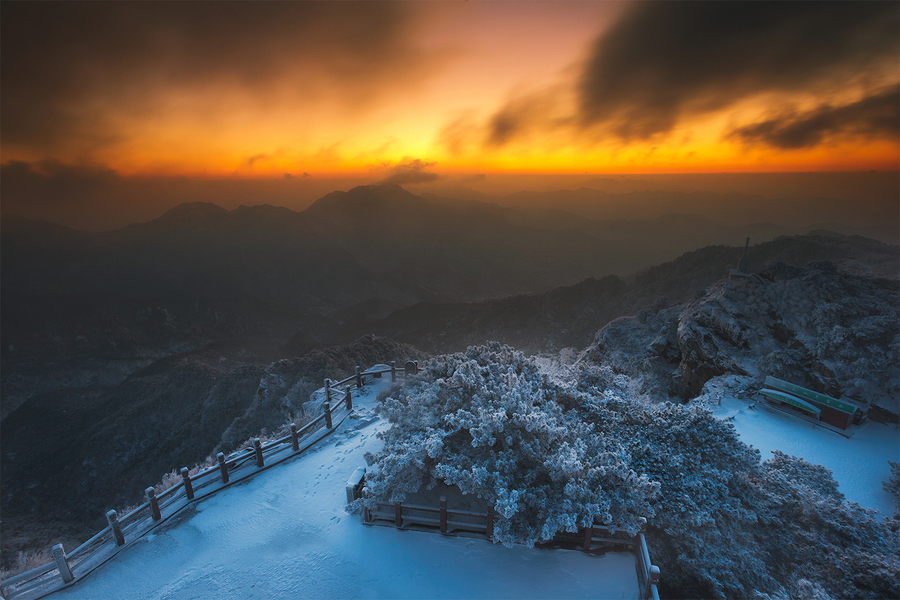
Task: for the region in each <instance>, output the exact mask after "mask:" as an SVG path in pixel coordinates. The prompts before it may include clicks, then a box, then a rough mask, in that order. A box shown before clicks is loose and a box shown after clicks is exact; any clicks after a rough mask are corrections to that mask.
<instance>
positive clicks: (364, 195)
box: [304, 183, 422, 216]
mask: <svg viewBox="0 0 900 600" xmlns="http://www.w3.org/2000/svg"><path fill="white" fill-rule="evenodd" d="M421 203H422V198H421V197H420V196H416V195H415V194H412V193H410V192H408V191H406V190H405V189H403V188H402V187H400V186H399V185H397V184H396V183H386V184H375V185H361V186H357V187H355V188H353V189H351V190H350V191H348V192H331V193H330V194H327V195H325V196H322V197H321V198H319V199H318V200H316V201H315V202H314V203H313V204H312V205H311V206H310V207H309V208H307V209H306V211H304V212H305V213H306V214H308V215H316V216H322V215H329V216H338V215H345V216H346V215H350V214H354V215H370V214H372V213H374V212H377V211H382V210H401V209H403V208H404V207H408V206H411V205H414V204H416V205H418V204H421Z"/></svg>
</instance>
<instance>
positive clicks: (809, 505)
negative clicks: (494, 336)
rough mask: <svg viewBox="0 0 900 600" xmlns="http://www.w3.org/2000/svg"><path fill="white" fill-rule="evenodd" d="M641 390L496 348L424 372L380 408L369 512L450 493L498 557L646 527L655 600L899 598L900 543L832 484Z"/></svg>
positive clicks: (799, 463) (707, 415) (590, 367)
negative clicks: (478, 518)
mask: <svg viewBox="0 0 900 600" xmlns="http://www.w3.org/2000/svg"><path fill="white" fill-rule="evenodd" d="M642 389H644V388H642V386H641V385H640V382H638V381H635V380H633V379H631V378H629V377H626V376H624V375H622V374H621V373H616V372H614V371H613V370H612V369H611V368H609V366H607V365H603V364H598V363H597V362H594V361H580V362H578V363H576V364H575V365H574V366H572V367H571V369H570V370H569V371H568V372H566V370H565V369H561V368H555V369H553V370H552V371H551V372H550V374H548V372H546V371H544V370H542V368H541V367H540V365H539V364H538V363H537V362H535V361H533V360H531V359H526V358H525V357H524V356H523V355H522V354H520V353H518V352H516V351H514V350H513V349H511V348H508V347H505V346H500V345H499V344H490V345H488V346H485V347H478V348H470V349H469V350H468V351H467V352H466V353H464V354H454V355H450V356H445V357H439V358H437V359H434V360H431V361H429V362H428V363H426V365H425V369H424V372H423V373H422V375H421V376H420V377H419V378H416V379H415V380H413V381H412V382H410V383H408V384H406V385H405V386H404V387H402V388H398V389H395V390H394V391H393V392H392V393H391V394H390V395H389V396H388V397H387V398H385V399H384V400H383V404H382V406H381V408H380V410H381V412H382V414H383V415H384V416H386V417H387V418H388V419H389V420H390V422H391V423H392V427H391V429H390V430H389V431H388V432H387V434H386V436H385V447H384V449H383V450H381V451H380V452H379V453H377V454H376V455H374V456H370V457H369V459H370V465H371V466H370V468H369V471H368V473H367V486H368V488H369V491H370V493H371V494H372V498H370V499H369V502H374V501H375V500H376V499H387V500H389V501H395V500H397V501H402V500H403V499H404V497H405V494H407V493H412V492H414V491H416V490H418V489H419V488H420V487H421V486H422V485H425V486H430V485H434V484H435V483H436V482H437V481H444V482H446V483H448V484H450V485H457V486H459V488H460V489H461V490H462V491H463V492H465V493H473V494H476V495H478V496H479V497H481V498H484V499H485V500H487V501H488V502H490V503H493V504H494V505H495V506H496V508H497V511H498V513H500V515H501V516H502V517H503V520H502V521H501V523H500V524H499V526H498V527H497V528H496V530H495V540H496V541H501V542H504V543H506V544H510V543H514V542H519V543H526V544H533V543H535V542H537V541H539V540H543V539H547V538H549V537H551V536H552V535H553V534H554V533H556V532H557V531H564V530H568V531H571V530H574V529H575V528H577V527H578V526H579V525H586V524H590V523H603V524H607V525H611V526H614V527H618V528H622V529H630V530H632V531H635V530H636V529H637V528H638V527H639V526H640V524H641V523H642V521H643V519H644V518H645V517H646V518H648V519H649V524H648V527H647V531H648V543H649V544H650V549H651V554H652V557H653V561H654V563H656V564H658V565H659V566H660V567H661V569H662V571H663V573H664V576H663V579H662V587H661V590H660V591H661V594H662V595H663V596H665V597H672V598H730V597H743V598H748V597H756V598H772V599H775V598H778V599H781V598H795V597H797V598H799V597H804V598H820V599H822V600H827V599H828V598H851V597H852V598H884V597H892V598H895V597H898V596H900V587H898V577H897V574H898V572H900V531H898V528H897V527H894V528H893V529H892V527H891V524H890V523H888V522H886V521H883V520H880V519H879V518H878V515H877V513H875V512H874V511H870V510H866V509H862V508H860V507H859V506H858V505H856V504H854V503H848V502H846V501H845V500H844V498H843V496H842V494H841V493H840V492H839V491H838V488H837V483H836V482H835V481H834V479H833V478H832V476H831V472H830V471H828V470H827V469H825V468H824V467H821V466H818V465H812V464H810V463H807V462H806V461H803V460H802V459H798V458H794V457H791V456H787V455H785V454H781V453H775V455H774V457H773V458H772V459H771V460H768V461H765V462H760V455H759V452H758V451H757V450H754V449H752V448H750V447H748V446H747V445H745V444H743V443H742V442H741V441H740V439H739V438H738V436H737V433H736V432H735V430H734V427H733V426H731V425H730V424H729V423H727V422H723V421H720V420H718V419H716V418H715V417H714V416H713V414H712V412H711V411H709V410H708V409H707V408H704V407H703V406H701V405H698V404H690V405H682V404H677V403H670V402H658V401H651V400H650V399H647V398H643V397H641V390H642ZM897 479H898V478H897V477H895V478H894V479H893V481H896V480H897ZM898 487H900V486H898Z"/></svg>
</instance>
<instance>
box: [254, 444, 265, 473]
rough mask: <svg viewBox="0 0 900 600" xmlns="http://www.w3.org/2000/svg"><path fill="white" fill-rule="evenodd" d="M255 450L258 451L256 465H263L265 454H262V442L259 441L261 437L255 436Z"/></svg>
mask: <svg viewBox="0 0 900 600" xmlns="http://www.w3.org/2000/svg"><path fill="white" fill-rule="evenodd" d="M253 451H254V452H255V453H256V466H257V467H261V466H263V464H265V463H263V455H262V444H261V443H260V441H259V438H253Z"/></svg>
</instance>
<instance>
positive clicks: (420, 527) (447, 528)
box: [347, 468, 660, 600]
mask: <svg viewBox="0 0 900 600" xmlns="http://www.w3.org/2000/svg"><path fill="white" fill-rule="evenodd" d="M361 471H363V469H362V468H360V469H358V470H357V473H360V472H361ZM364 482H365V475H364V474H359V475H357V474H354V477H353V478H351V480H350V481H348V482H347V484H348V486H347V497H348V500H352V499H354V498H359V497H361V495H362V491H363V489H364ZM435 515H437V518H435ZM499 519H500V517H499V515H497V514H496V513H495V512H494V508H493V507H492V506H489V507H488V508H487V511H486V512H483V513H480V512H474V511H469V510H457V509H451V508H448V507H447V498H446V497H445V496H441V498H440V501H439V506H438V507H434V506H421V505H418V504H403V503H402V502H394V503H386V502H376V503H375V509H374V510H370V509H369V508H368V507H365V508H363V513H362V520H363V523H365V524H366V525H384V526H393V527H397V528H398V529H410V530H415V531H432V532H440V533H441V534H445V535H461V536H470V537H482V536H483V537H485V538H487V539H488V540H492V539H493V536H494V525H495V523H496V521H497V520H499ZM538 545H539V546H556V545H566V546H570V547H574V548H579V547H580V548H581V550H583V551H585V552H591V551H594V550H599V549H609V548H614V549H620V550H627V551H629V552H632V553H634V555H635V558H636V561H635V570H636V571H637V581H638V587H639V590H640V597H641V598H642V599H643V600H659V591H658V589H657V584H658V583H659V578H660V571H659V567H657V566H656V565H653V564H651V562H650V552H649V550H648V549H647V541H646V539H645V538H644V534H643V533H638V534H637V535H636V536H633V535H629V534H628V533H627V532H625V531H621V530H616V529H610V528H608V527H604V526H594V527H579V529H578V531H577V532H560V533H558V534H556V535H555V536H554V537H553V538H552V539H551V540H548V541H547V542H544V543H542V544H538Z"/></svg>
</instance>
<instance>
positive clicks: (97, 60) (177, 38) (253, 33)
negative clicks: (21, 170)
mask: <svg viewBox="0 0 900 600" xmlns="http://www.w3.org/2000/svg"><path fill="white" fill-rule="evenodd" d="M408 12H409V11H408V10H407V7H406V5H403V4H400V3H382V2H361V3H356V2H115V3H107V2H53V3H41V2H38V3H32V2H4V3H3V4H2V19H0V21H2V23H0V27H2V36H0V43H2V51H0V61H2V62H0V77H2V88H3V96H2V109H0V118H2V122H3V137H4V142H5V143H6V144H11V145H15V146H18V147H22V146H26V147H34V148H40V149H41V150H42V151H44V152H45V153H50V152H51V151H52V150H54V149H56V148H59V147H60V146H63V145H65V144H68V143H70V142H71V141H72V140H73V139H77V140H78V142H79V143H80V144H81V146H82V147H85V148H89V147H90V146H91V145H102V144H106V143H112V142H115V141H116V139H117V135H119V131H118V127H119V126H120V125H121V123H117V122H114V120H113V119H114V118H115V117H116V116H117V115H119V114H120V113H121V112H122V111H127V112H128V114H129V115H130V116H131V117H135V116H137V117H141V116H143V117H144V118H147V117H149V116H152V115H153V114H154V113H155V111H158V110H160V109H162V108H163V107H166V108H171V107H172V106H176V107H177V106H178V105H179V103H182V104H183V103H184V102H186V101H187V97H188V96H191V95H201V96H202V98H203V99H204V100H202V101H205V102H207V109H208V111H211V112H213V111H215V109H216V102H217V101H221V100H224V99H225V98H226V97H229V96H234V92H235V91H236V90H237V91H239V92H240V93H241V94H243V95H245V96H246V99H245V102H247V103H248V104H251V105H254V106H255V107H256V108H260V107H262V108H265V106H266V105H267V104H270V103H272V102H274V101H276V100H278V101H281V100H285V99H287V100H289V101H298V102H307V101H311V100H316V99H317V98H327V100H328V101H329V102H332V103H333V102H337V103H345V104H347V105H351V106H352V105H356V106H358V105H364V104H365V103H367V102H369V101H371V98H372V97H373V96H377V94H378V92H379V90H380V89H382V88H388V87H390V86H392V85H402V84H403V83H404V82H408V81H411V80H414V79H416V78H418V77H421V76H423V75H424V74H425V69H427V65H426V64H425V62H423V61H419V60H415V59H411V58H410V52H409V47H408V42H409V37H410V36H409V32H410V29H411V27H412V20H411V17H410V15H409V14H408Z"/></svg>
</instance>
